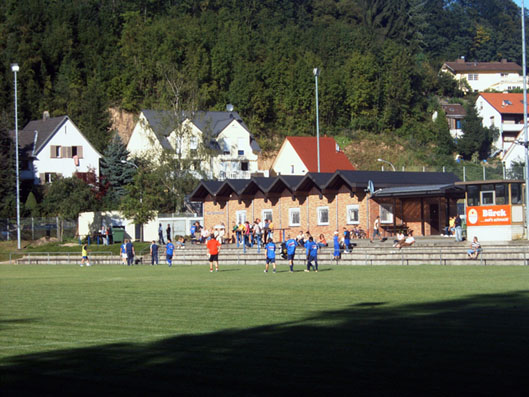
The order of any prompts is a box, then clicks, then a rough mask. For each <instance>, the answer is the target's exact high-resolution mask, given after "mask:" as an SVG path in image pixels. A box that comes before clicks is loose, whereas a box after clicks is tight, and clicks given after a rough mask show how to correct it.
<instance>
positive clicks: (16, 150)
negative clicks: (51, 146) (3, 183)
mask: <svg viewBox="0 0 529 397" xmlns="http://www.w3.org/2000/svg"><path fill="white" fill-rule="evenodd" d="M19 70H20V68H19V66H18V63H12V64H11V71H12V72H13V73H14V75H15V170H16V180H17V248H18V249H20V178H19V175H18V102H17V100H18V98H17V95H18V94H17V72H18V71H19Z"/></svg>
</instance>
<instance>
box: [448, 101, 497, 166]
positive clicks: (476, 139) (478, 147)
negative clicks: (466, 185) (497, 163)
mask: <svg viewBox="0 0 529 397" xmlns="http://www.w3.org/2000/svg"><path fill="white" fill-rule="evenodd" d="M466 113H467V114H466V116H465V118H464V119H463V123H462V130H463V133H464V134H463V137H462V138H461V139H460V140H459V141H458V142H457V150H458V151H459V153H460V154H461V156H463V158H464V159H465V160H470V159H471V158H472V155H474V154H475V153H476V154H477V155H478V156H479V159H480V160H483V159H486V158H487V157H488V156H489V154H490V150H491V147H492V143H493V142H494V139H495V138H496V137H497V136H498V130H497V129H495V128H486V127H483V119H482V118H481V117H479V116H478V113H477V111H476V108H475V107H474V106H467V107H466Z"/></svg>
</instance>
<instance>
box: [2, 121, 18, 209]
mask: <svg viewBox="0 0 529 397" xmlns="http://www.w3.org/2000/svg"><path fill="white" fill-rule="evenodd" d="M6 118H7V115H6V113H5V112H2V113H1V114H0V164H2V167H1V168H0V217H2V218H7V217H12V216H15V214H16V180H15V150H14V149H15V145H14V142H13V141H12V140H11V138H10V137H9V131H8V127H7V126H8V121H7V120H6Z"/></svg>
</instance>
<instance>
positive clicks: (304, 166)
mask: <svg viewBox="0 0 529 397" xmlns="http://www.w3.org/2000/svg"><path fill="white" fill-rule="evenodd" d="M317 146H318V143H317V138H316V137H305V136H304V137H301V136H289V137H286V138H285V141H284V142H283V145H281V148H280V149H279V153H278V154H277V156H276V159H275V160H274V163H273V164H272V167H271V170H270V172H271V174H272V175H305V174H306V173H307V172H318V153H317ZM354 169H355V168H354V167H353V165H352V164H351V162H350V161H349V159H348V158H347V156H346V155H345V153H344V152H342V151H341V150H340V147H339V146H338V144H337V143H336V141H335V140H334V138H332V137H326V136H324V137H320V172H335V171H337V170H354Z"/></svg>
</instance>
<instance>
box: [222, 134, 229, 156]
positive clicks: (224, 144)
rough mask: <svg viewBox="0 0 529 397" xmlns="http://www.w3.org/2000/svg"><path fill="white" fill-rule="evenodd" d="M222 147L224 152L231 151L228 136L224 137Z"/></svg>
mask: <svg viewBox="0 0 529 397" xmlns="http://www.w3.org/2000/svg"><path fill="white" fill-rule="evenodd" d="M222 148H223V149H222V150H223V152H224V154H230V153H231V148H230V140H229V139H228V138H224V142H223V145H222Z"/></svg>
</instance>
